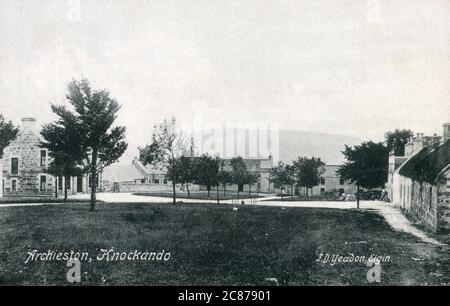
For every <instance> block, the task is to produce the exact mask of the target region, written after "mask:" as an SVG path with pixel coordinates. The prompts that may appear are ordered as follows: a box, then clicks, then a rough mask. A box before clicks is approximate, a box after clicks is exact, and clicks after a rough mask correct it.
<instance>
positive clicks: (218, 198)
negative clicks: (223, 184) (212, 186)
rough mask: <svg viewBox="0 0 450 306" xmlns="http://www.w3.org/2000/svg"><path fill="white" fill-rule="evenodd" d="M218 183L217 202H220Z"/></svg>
mask: <svg viewBox="0 0 450 306" xmlns="http://www.w3.org/2000/svg"><path fill="white" fill-rule="evenodd" d="M219 200H220V194H219V184H217V204H220V201H219Z"/></svg>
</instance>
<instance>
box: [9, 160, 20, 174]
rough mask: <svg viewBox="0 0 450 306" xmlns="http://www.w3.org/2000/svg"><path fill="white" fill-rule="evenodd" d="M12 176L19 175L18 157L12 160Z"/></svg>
mask: <svg viewBox="0 0 450 306" xmlns="http://www.w3.org/2000/svg"><path fill="white" fill-rule="evenodd" d="M11 174H19V159H18V158H17V157H13V158H11Z"/></svg>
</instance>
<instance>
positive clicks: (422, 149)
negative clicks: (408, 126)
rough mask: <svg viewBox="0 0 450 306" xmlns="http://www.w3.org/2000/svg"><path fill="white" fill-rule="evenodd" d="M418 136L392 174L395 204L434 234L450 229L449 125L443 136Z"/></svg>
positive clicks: (446, 126) (448, 124)
mask: <svg viewBox="0 0 450 306" xmlns="http://www.w3.org/2000/svg"><path fill="white" fill-rule="evenodd" d="M436 140H437V138H436V136H434V139H433V140H432V141H430V139H428V141H427V139H426V138H424V137H423V135H418V137H416V138H415V139H414V140H412V141H411V142H410V143H409V144H407V146H406V148H405V152H406V153H405V155H407V159H406V161H405V162H404V163H402V164H401V165H400V166H399V167H398V168H397V169H396V170H395V171H394V172H393V174H392V188H391V189H392V190H391V195H392V202H393V204H394V205H395V206H397V207H400V208H402V209H403V210H404V211H406V212H408V213H410V214H412V215H413V216H414V217H415V218H417V220H419V221H420V222H421V223H422V224H423V225H424V226H425V227H426V228H428V229H429V230H431V231H433V232H440V231H447V230H450V123H447V124H444V133H443V137H442V138H440V141H439V142H438V141H436Z"/></svg>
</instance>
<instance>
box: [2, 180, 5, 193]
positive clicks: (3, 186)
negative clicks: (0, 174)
mask: <svg viewBox="0 0 450 306" xmlns="http://www.w3.org/2000/svg"><path fill="white" fill-rule="evenodd" d="M2 190H3V191H5V180H3V181H2Z"/></svg>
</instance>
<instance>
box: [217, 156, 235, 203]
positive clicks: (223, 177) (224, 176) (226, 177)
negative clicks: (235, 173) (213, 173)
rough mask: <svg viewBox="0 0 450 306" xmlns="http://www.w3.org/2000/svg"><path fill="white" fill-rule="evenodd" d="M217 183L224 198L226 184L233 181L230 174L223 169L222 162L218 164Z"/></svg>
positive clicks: (223, 162) (223, 163) (223, 164)
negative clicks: (220, 186)
mask: <svg viewBox="0 0 450 306" xmlns="http://www.w3.org/2000/svg"><path fill="white" fill-rule="evenodd" d="M219 183H220V184H221V185H222V189H223V196H225V192H226V189H227V184H231V183H233V179H232V175H231V173H230V172H229V171H227V170H226V169H225V161H223V160H222V161H221V162H220V168H219Z"/></svg>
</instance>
